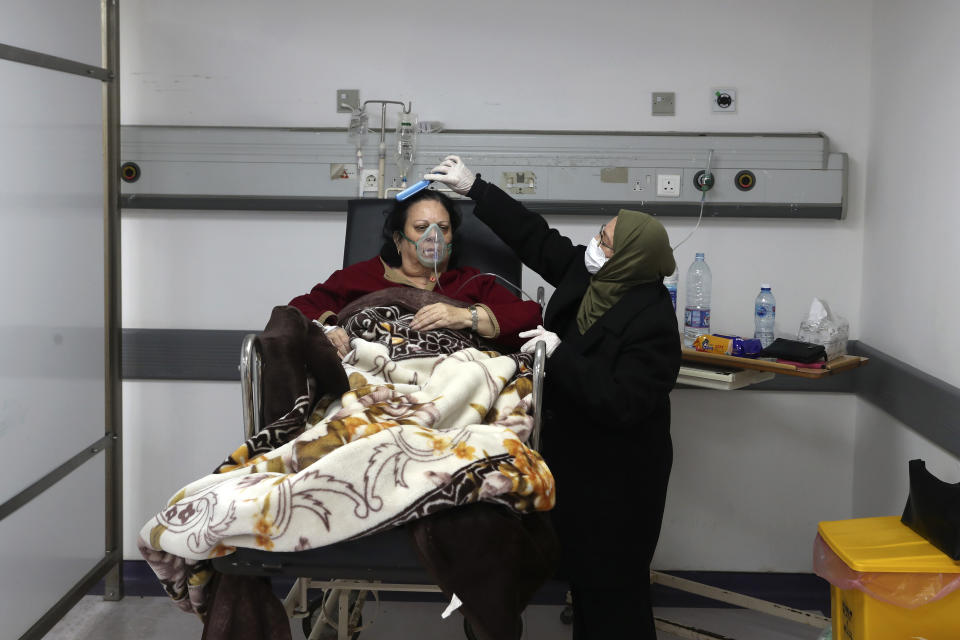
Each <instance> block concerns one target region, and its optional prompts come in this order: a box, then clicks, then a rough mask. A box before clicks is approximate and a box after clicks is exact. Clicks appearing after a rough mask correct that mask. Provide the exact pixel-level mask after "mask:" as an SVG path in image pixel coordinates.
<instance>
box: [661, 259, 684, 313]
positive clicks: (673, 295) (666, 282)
mask: <svg viewBox="0 0 960 640" xmlns="http://www.w3.org/2000/svg"><path fill="white" fill-rule="evenodd" d="M679 283H680V268H679V267H677V268H676V269H674V270H673V273H671V274H670V275H668V276H667V277H665V278H664V279H663V286H665V287H666V288H667V293H669V294H670V301H671V302H672V303H673V310H674V311H676V310H677V284H679Z"/></svg>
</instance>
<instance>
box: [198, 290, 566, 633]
mask: <svg viewBox="0 0 960 640" xmlns="http://www.w3.org/2000/svg"><path fill="white" fill-rule="evenodd" d="M440 301H442V302H447V303H449V304H455V305H457V306H465V304H464V303H460V302H457V301H453V300H450V299H448V298H445V297H444V296H441V295H440V294H436V293H433V292H429V291H422V290H416V289H400V288H396V289H389V290H383V291H378V292H375V293H372V294H369V295H368V296H364V297H363V298H361V299H359V300H357V301H355V302H354V303H351V304H350V305H348V306H347V307H346V308H344V309H343V310H342V311H341V312H340V314H339V321H340V323H341V324H343V323H346V322H348V321H349V319H350V318H351V317H352V316H353V315H354V314H356V313H357V312H359V311H361V310H362V309H364V308H366V307H368V306H383V305H387V304H389V305H395V306H399V307H401V308H403V309H405V310H408V311H413V312H415V311H417V310H418V309H419V308H420V307H422V306H424V305H427V304H432V303H434V302H440ZM471 339H474V340H475V337H471ZM261 340H262V346H263V357H264V364H263V369H262V372H263V374H262V375H263V388H264V395H263V403H264V409H265V411H264V416H265V422H266V424H270V425H271V427H270V429H274V430H276V428H277V427H278V425H277V424H271V423H273V422H275V421H276V420H277V419H278V418H281V417H284V416H286V418H285V420H286V422H290V423H291V424H289V425H287V424H286V423H285V422H284V421H283V420H281V421H279V422H284V424H283V425H279V426H280V427H282V428H283V429H284V433H283V434H282V438H281V439H287V438H290V437H291V436H292V435H293V434H294V433H295V432H296V430H297V428H298V427H299V429H300V430H302V429H303V423H302V422H301V423H300V424H299V425H297V424H294V423H296V422H299V420H300V419H299V418H295V416H302V419H303V422H305V419H306V416H308V415H310V413H311V411H310V410H306V411H299V412H291V410H290V409H291V407H292V406H294V405H295V404H296V403H297V401H298V399H300V401H301V402H302V398H303V397H304V396H306V395H308V389H309V390H310V391H311V393H309V402H310V404H311V408H312V405H313V404H314V403H316V402H317V401H318V400H319V399H321V398H323V397H324V396H327V397H329V396H331V395H339V394H340V393H342V392H344V391H345V390H346V389H347V388H348V385H347V380H346V376H345V374H344V371H343V368H342V366H341V364H340V359H339V357H338V356H337V355H336V350H335V349H334V348H333V346H332V345H331V344H330V342H329V341H328V340H327V339H326V336H325V335H324V334H323V331H322V329H320V328H319V327H317V326H316V325H314V324H312V323H311V322H309V321H307V319H306V318H305V317H304V316H303V315H302V314H301V313H300V312H299V311H298V310H297V309H295V308H294V307H287V306H284V307H276V308H274V310H273V313H272V315H271V318H270V321H269V322H268V323H267V326H266V328H265V329H264V332H263V334H262V336H261ZM478 346H479V344H478ZM310 377H312V378H313V380H314V381H315V383H316V384H315V385H312V386H311V385H308V382H307V379H308V378H310ZM264 431H265V432H267V431H269V429H265V430H264ZM267 435H268V434H267V433H264V434H262V435H261V438H262V439H264V440H265V442H264V443H263V444H264V445H266V446H271V444H275V442H272V443H270V444H268V443H267V442H266V440H271V441H273V440H275V435H274V436H270V437H267ZM249 444H250V442H249V441H248V445H249ZM257 448H259V447H257ZM256 453H257V451H256V450H255V449H253V448H251V450H249V451H245V452H243V455H244V456H245V457H252V456H253V455H256ZM405 526H406V527H407V528H408V530H409V531H410V533H411V535H412V537H413V540H414V542H415V545H416V547H417V550H418V554H419V556H420V558H421V561H422V562H423V563H424V566H425V567H426V568H427V570H428V571H429V572H430V574H431V575H432V576H433V578H434V579H435V580H436V583H437V584H438V586H440V588H441V589H442V590H443V592H444V593H445V594H446V595H447V596H448V597H452V595H453V594H456V595H457V596H458V597H459V598H460V599H461V600H462V601H463V606H462V607H461V609H460V611H461V613H462V614H463V615H464V616H465V617H466V618H467V619H468V620H469V621H470V623H471V626H472V627H473V629H474V631H475V632H476V633H477V635H478V637H480V638H481V639H483V640H494V639H495V640H509V639H512V638H520V633H521V624H520V614H521V613H522V611H523V610H524V609H525V608H526V606H527V604H528V603H529V601H530V599H531V597H532V596H533V594H534V593H535V592H536V590H537V589H538V588H539V587H540V586H541V585H542V584H543V583H544V582H545V581H546V580H547V579H548V578H550V577H551V576H552V575H553V573H554V571H555V568H556V565H557V560H558V556H559V543H558V541H557V538H556V535H555V533H554V531H553V529H552V526H551V524H550V519H549V517H548V515H547V514H545V513H540V512H538V513H531V514H525V515H521V514H518V513H515V512H512V511H510V510H508V509H506V508H504V507H502V506H499V505H493V504H486V503H476V504H471V505H466V506H463V507H457V508H455V509H448V510H444V511H441V512H438V513H435V514H431V515H428V516H426V517H421V518H419V519H417V520H414V521H412V522H410V523H408V524H407V525H405ZM211 585H212V586H215V588H216V589H217V591H221V592H223V593H217V594H216V595H214V596H213V597H212V600H211V601H210V602H211V605H210V606H211V608H210V610H209V611H208V612H207V616H206V618H207V621H208V622H207V628H206V629H205V631H204V640H227V638H231V639H234V638H241V639H243V640H247V639H250V640H253V638H264V639H271V640H273V639H276V640H282V639H283V638H285V637H289V636H284V635H283V633H286V631H281V630H284V629H286V630H288V629H289V623H288V622H287V620H286V618H285V616H284V614H283V609H282V607H278V606H277V604H278V602H277V600H276V598H275V596H273V595H272V593H271V592H269V590H268V589H264V587H263V583H261V582H260V581H259V580H258V579H251V578H243V577H236V576H220V577H219V579H218V580H216V581H213V582H211ZM237 608H242V609H243V610H244V611H245V612H246V613H245V614H244V615H245V616H246V617H247V618H250V619H249V620H245V624H244V625H243V629H244V630H241V629H239V628H238V627H237V626H236V625H231V624H229V620H230V619H231V613H230V612H231V611H233V610H236V609H237ZM269 629H275V630H277V631H276V632H270V633H268V632H267V631H266V630H269ZM238 633H239V634H240V635H237V634H238ZM275 633H279V634H280V635H275ZM258 634H259V635H258Z"/></svg>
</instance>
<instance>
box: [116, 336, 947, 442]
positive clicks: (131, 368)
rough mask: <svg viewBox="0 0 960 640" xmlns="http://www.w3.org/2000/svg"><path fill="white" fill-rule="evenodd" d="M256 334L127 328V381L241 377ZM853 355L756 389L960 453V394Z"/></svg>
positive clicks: (877, 354) (876, 356)
mask: <svg viewBox="0 0 960 640" xmlns="http://www.w3.org/2000/svg"><path fill="white" fill-rule="evenodd" d="M247 333H254V331H232V330H224V331H220V330H194V329H124V330H123V378H124V379H126V380H131V379H142V380H222V381H236V380H239V372H238V369H237V367H238V365H239V362H240V344H241V343H242V342H243V336H244V335H246V334H247ZM848 350H849V351H850V353H852V354H854V355H861V356H867V357H869V358H870V362H869V364H867V366H865V367H860V368H858V369H854V370H853V371H849V372H847V373H843V374H840V375H837V376H830V377H828V378H824V379H822V380H807V379H804V378H791V377H789V376H777V377H776V378H774V379H773V380H770V381H768V382H764V383H761V384H758V385H754V386H752V387H750V388H749V390H751V391H803V392H818V393H856V394H857V395H859V396H860V397H862V398H863V399H864V400H866V401H868V402H870V403H871V404H874V405H876V406H877V407H879V408H880V409H882V410H884V411H886V412H887V413H889V414H890V415H891V416H893V417H894V418H896V419H897V420H899V421H900V422H902V423H904V424H905V425H907V426H909V427H910V428H912V429H914V430H915V431H916V432H917V433H919V434H920V435H922V436H924V437H925V438H927V439H929V440H931V441H932V442H934V443H936V444H937V445H939V446H941V447H943V448H944V449H946V450H947V451H950V452H951V453H953V454H954V455H956V456H960V417H958V416H960V389H958V388H957V387H954V386H952V385H949V384H947V383H945V382H943V381H942V380H939V379H937V378H934V377H933V376H931V375H929V374H927V373H924V372H923V371H920V370H919V369H916V368H914V367H911V366H910V365H908V364H906V363H904V362H901V361H899V360H897V359H896V358H892V357H890V356H888V355H886V354H885V353H883V352H881V351H878V350H876V349H874V348H872V347H869V346H867V345H865V344H863V343H861V342H859V341H855V340H851V341H850V343H849V344H848Z"/></svg>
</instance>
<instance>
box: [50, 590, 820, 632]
mask: <svg viewBox="0 0 960 640" xmlns="http://www.w3.org/2000/svg"><path fill="white" fill-rule="evenodd" d="M443 609H444V605H443V604H440V603H437V602H396V601H387V602H381V603H380V605H379V610H377V604H376V603H375V602H374V603H370V604H369V605H368V606H367V607H365V608H364V619H365V621H367V622H372V625H370V626H369V628H367V629H364V630H363V631H362V632H361V633H360V636H359V638H361V639H362V640H414V639H415V640H462V639H463V638H464V637H465V636H464V634H463V629H462V625H463V618H462V617H461V616H459V615H453V616H451V617H449V618H447V619H445V620H444V619H441V618H440V613H441V612H442V611H443ZM562 609H563V607H562V606H559V605H558V606H553V605H531V606H530V607H528V608H527V611H526V613H525V614H524V622H525V626H526V632H525V634H524V640H566V639H568V638H570V637H571V629H570V627H569V626H568V625H565V624H563V623H562V622H561V621H560V612H561V610H562ZM654 613H655V615H657V616H658V617H663V618H667V619H669V620H671V621H674V622H678V623H681V624H684V625H688V626H692V627H697V628H701V629H707V630H709V631H710V632H712V633H715V634H719V635H720V636H721V637H722V636H726V637H728V638H734V639H736V640H752V639H754V638H756V639H762V640H816V639H817V638H818V637H819V636H820V630H819V629H814V628H813V627H809V626H806V625H802V624H796V623H793V622H789V621H786V620H780V619H778V618H773V617H770V616H766V615H764V614H761V613H756V612H752V611H746V610H744V609H729V608H704V609H687V608H676V607H670V608H662V609H656V610H655V612H654ZM368 616H369V618H368ZM300 625H301V621H300V620H291V622H290V628H291V630H292V632H293V638H294V640H303V638H304V636H303V632H302V630H301V626H300ZM200 634H201V626H200V622H199V621H198V620H197V619H196V618H195V617H193V616H191V615H189V614H186V613H183V612H181V611H179V610H178V609H175V608H174V607H173V606H172V605H171V604H170V602H169V601H168V600H167V599H166V598H161V597H136V596H134V597H131V596H128V597H126V598H124V599H123V600H121V601H119V602H105V601H104V600H103V598H102V597H100V596H85V597H84V598H83V599H82V600H81V601H80V602H79V603H78V604H77V606H75V607H74V608H73V609H72V610H71V611H70V612H69V613H68V614H67V615H66V617H64V618H63V619H62V620H61V621H60V622H59V623H58V624H57V625H56V626H55V627H54V628H53V629H52V630H51V631H50V633H49V634H47V636H46V638H48V639H49V640H104V639H107V638H109V639H111V640H112V639H114V638H116V639H123V640H168V639H174V640H187V639H189V638H197V639H199V638H200ZM658 638H659V640H674V639H677V638H679V636H675V635H671V634H665V633H663V632H660V634H659V635H658Z"/></svg>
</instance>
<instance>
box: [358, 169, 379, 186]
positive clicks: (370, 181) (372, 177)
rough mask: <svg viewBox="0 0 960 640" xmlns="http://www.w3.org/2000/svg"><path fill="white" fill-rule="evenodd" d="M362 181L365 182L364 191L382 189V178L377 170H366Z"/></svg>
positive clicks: (362, 175)
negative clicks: (380, 183)
mask: <svg viewBox="0 0 960 640" xmlns="http://www.w3.org/2000/svg"><path fill="white" fill-rule="evenodd" d="M360 180H362V181H363V190H364V191H377V190H378V189H379V188H380V185H379V184H378V183H379V181H380V178H379V175H378V172H377V170H376V169H364V170H363V173H362V174H361V175H360Z"/></svg>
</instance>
